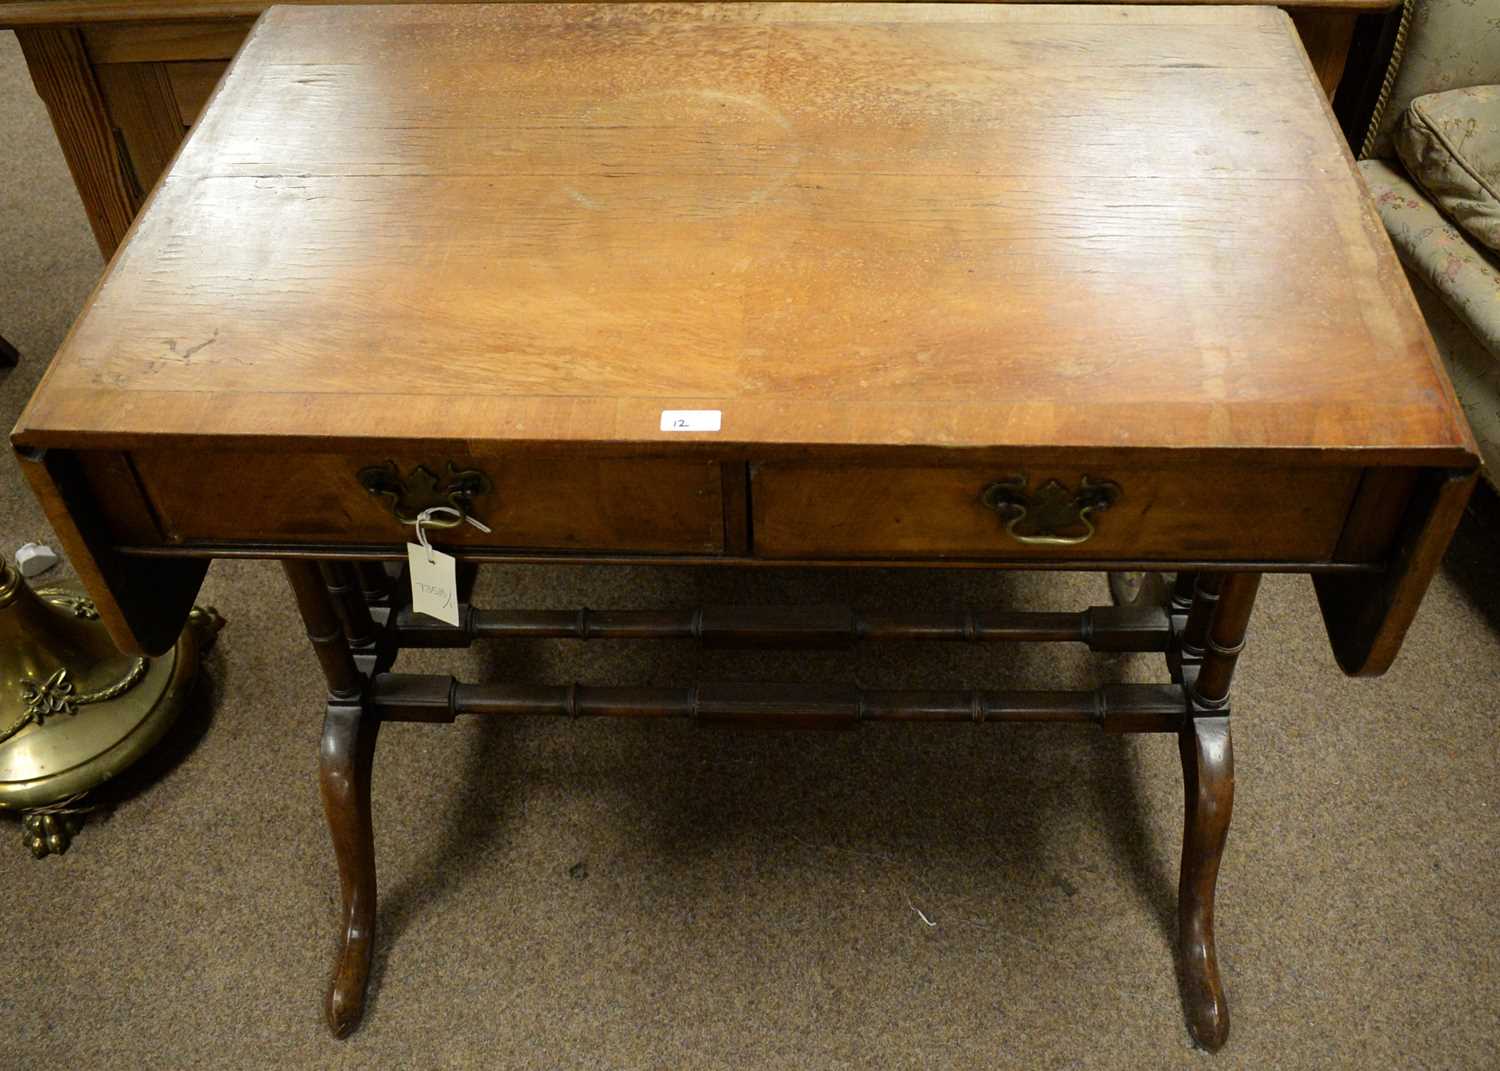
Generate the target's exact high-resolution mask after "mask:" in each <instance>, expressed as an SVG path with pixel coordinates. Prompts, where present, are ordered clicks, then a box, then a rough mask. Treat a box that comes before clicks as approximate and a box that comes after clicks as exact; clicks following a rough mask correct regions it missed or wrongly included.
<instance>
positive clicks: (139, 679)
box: [0, 561, 224, 858]
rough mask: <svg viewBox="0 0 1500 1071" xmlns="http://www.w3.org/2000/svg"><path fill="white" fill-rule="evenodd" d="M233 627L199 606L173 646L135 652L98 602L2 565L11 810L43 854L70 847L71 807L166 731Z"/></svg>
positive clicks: (2, 788) (74, 824)
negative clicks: (209, 655) (114, 633)
mask: <svg viewBox="0 0 1500 1071" xmlns="http://www.w3.org/2000/svg"><path fill="white" fill-rule="evenodd" d="M223 624H224V622H223V619H222V618H220V617H219V615H218V614H216V613H215V612H214V611H213V610H212V609H202V608H196V607H195V608H194V610H193V612H192V615H191V617H190V619H189V621H188V627H187V628H185V629H183V632H182V636H181V637H180V638H179V639H178V641H177V646H176V647H175V648H174V649H173V650H172V651H170V652H168V653H167V654H165V655H163V656H161V657H160V658H135V657H132V656H130V655H124V654H121V653H120V652H119V651H118V650H117V649H116V648H115V646H114V644H113V643H112V642H111V641H110V639H109V635H108V634H107V633H106V632H105V630H104V626H103V625H102V624H100V622H99V612H98V611H97V610H96V609H95V608H94V604H93V603H92V602H90V601H89V600H88V599H87V598H85V597H84V596H82V595H80V594H77V593H76V592H71V591H68V590H66V589H61V588H46V589H43V590H41V591H32V590H31V588H30V587H29V586H28V585H27V584H26V582H25V580H23V579H22V578H21V575H20V574H19V573H18V572H16V570H14V569H13V568H11V567H10V564H9V563H8V562H3V561H0V809H7V810H16V811H21V812H23V814H24V820H23V830H24V832H23V841H24V843H25V844H26V846H27V847H28V848H29V849H30V850H31V852H32V854H33V855H36V856H37V857H38V858H40V857H42V856H45V855H48V854H52V853H58V852H62V851H66V850H67V847H68V841H69V838H70V837H71V836H72V834H73V833H74V832H76V831H77V829H78V826H79V823H80V809H79V808H76V807H73V806H70V804H71V803H73V802H74V801H76V800H77V799H78V797H79V796H80V795H81V794H82V793H85V792H87V791H89V790H90V789H93V788H95V787H97V786H98V785H100V784H102V783H103V782H105V781H107V780H109V779H110V778H112V777H114V776H116V775H117V774H119V773H120V771H122V770H124V769H125V768H126V767H127V766H129V765H130V764H131V763H133V762H135V761H136V760H137V759H139V758H140V757H141V756H142V755H144V754H146V753H147V752H148V751H149V750H150V749H151V748H152V746H153V745H154V744H156V742H157V741H158V740H160V739H161V738H162V736H163V734H165V733H166V731H167V729H168V728H170V727H171V725H172V723H173V722H174V721H175V720H176V719H177V715H178V713H179V712H180V710H181V708H182V704H183V700H184V699H185V698H186V696H187V695H188V693H189V691H190V690H191V687H192V683H193V677H194V674H195V673H196V671H197V668H198V659H199V655H200V654H201V653H202V652H203V651H204V650H206V649H207V648H208V646H209V645H210V644H211V643H212V642H213V638H214V635H215V634H216V633H217V632H218V630H219V629H220V628H221V627H223Z"/></svg>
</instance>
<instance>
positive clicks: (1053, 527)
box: [979, 473, 1121, 547]
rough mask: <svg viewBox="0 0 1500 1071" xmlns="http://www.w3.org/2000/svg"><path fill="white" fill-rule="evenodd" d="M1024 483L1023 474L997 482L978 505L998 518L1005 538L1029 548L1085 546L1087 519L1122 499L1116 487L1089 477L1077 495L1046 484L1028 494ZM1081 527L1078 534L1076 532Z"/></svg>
mask: <svg viewBox="0 0 1500 1071" xmlns="http://www.w3.org/2000/svg"><path fill="white" fill-rule="evenodd" d="M1026 482H1027V481H1026V476H1025V474H1024V473H1022V474H1020V475H1017V476H1007V477H1006V478H1005V479H1003V480H996V481H995V482H994V483H992V484H990V485H989V486H988V487H986V488H985V489H984V490H983V491H981V492H980V493H979V501H981V502H983V503H984V504H985V505H986V506H987V507H989V508H990V509H992V510H994V511H995V512H996V513H998V514H1000V517H1001V519H1002V520H1004V521H1005V532H1006V534H1007V535H1009V536H1010V537H1011V538H1012V539H1014V540H1015V541H1016V542H1018V543H1026V544H1029V545H1032V546H1049V547H1073V546H1077V545H1078V544H1079V543H1087V542H1088V541H1089V540H1090V539H1091V538H1093V535H1094V522H1093V521H1092V520H1090V519H1089V518H1090V515H1092V514H1095V513H1102V512H1103V511H1104V510H1107V509H1109V507H1110V506H1112V505H1114V504H1115V502H1116V501H1118V500H1119V498H1120V495H1121V491H1120V485H1119V484H1117V483H1114V482H1113V481H1111V480H1094V479H1091V478H1089V477H1088V476H1085V477H1083V480H1082V482H1081V483H1080V484H1079V485H1078V490H1076V491H1070V490H1068V489H1067V488H1066V487H1064V486H1063V485H1062V484H1061V483H1059V482H1058V481H1057V480H1048V481H1047V482H1046V483H1044V484H1042V486H1041V487H1039V488H1037V490H1036V493H1035V494H1027V492H1026ZM1080 526H1081V527H1082V529H1083V530H1082V531H1081V532H1080V531H1077V529H1078V528H1079V527H1080Z"/></svg>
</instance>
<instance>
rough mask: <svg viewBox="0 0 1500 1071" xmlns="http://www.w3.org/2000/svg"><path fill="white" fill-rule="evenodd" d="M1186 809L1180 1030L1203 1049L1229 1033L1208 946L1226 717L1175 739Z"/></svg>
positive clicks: (1221, 816)
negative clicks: (1183, 1021)
mask: <svg viewBox="0 0 1500 1071" xmlns="http://www.w3.org/2000/svg"><path fill="white" fill-rule="evenodd" d="M1178 744H1179V749H1180V751H1181V753H1182V780H1183V790H1184V799H1185V801H1186V813H1185V816H1184V823H1183V831H1182V875H1181V878H1180V880H1179V881H1178V885H1177V933H1178V942H1179V945H1180V949H1181V955H1182V974H1183V1000H1184V1003H1185V1004H1186V1011H1187V1021H1188V1030H1189V1031H1190V1032H1191V1033H1192V1035H1193V1040H1194V1041H1195V1042H1197V1043H1198V1044H1199V1045H1201V1046H1203V1047H1204V1048H1205V1049H1209V1050H1214V1049H1218V1048H1219V1047H1220V1046H1222V1045H1223V1044H1224V1042H1225V1040H1226V1039H1227V1038H1228V1037H1229V1004H1228V1003H1227V1002H1226V1001H1225V999H1224V983H1223V982H1222V981H1220V979H1219V958H1218V953H1217V952H1216V950H1215V948H1214V884H1215V882H1217V881H1218V879H1219V860H1220V859H1221V858H1222V857H1223V854H1224V842H1225V840H1227V839H1228V837H1229V816H1230V812H1231V811H1232V810H1233V809H1234V747H1233V745H1232V743H1231V742H1230V737H1229V719H1228V718H1227V717H1226V718H1192V719H1190V720H1189V722H1188V724H1187V725H1185V726H1184V727H1183V730H1182V732H1181V734H1179V736H1178Z"/></svg>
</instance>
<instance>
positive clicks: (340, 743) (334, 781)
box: [285, 561, 380, 1037]
mask: <svg viewBox="0 0 1500 1071" xmlns="http://www.w3.org/2000/svg"><path fill="white" fill-rule="evenodd" d="M285 566H286V574H287V579H288V580H289V581H290V582H291V585H292V591H293V593H294V594H295V595H296V597H297V608H298V609H299V610H300V611H301V612H302V620H303V622H304V623H305V624H306V625H307V635H308V639H309V640H311V641H312V644H313V649H314V650H315V651H316V652H317V655H318V661H319V663H320V664H321V665H322V667H323V675H324V677H325V678H327V681H328V709H327V714H326V715H325V717H324V720H323V746H322V751H321V754H320V756H319V766H318V777H319V789H320V791H321V794H322V797H323V810H324V813H325V814H326V816H327V819H328V831H329V835H330V836H331V837H332V839H333V853H334V857H335V858H336V859H337V861H338V868H339V886H340V889H341V890H342V894H343V897H342V902H343V916H342V922H343V925H342V930H341V932H340V934H339V947H338V954H337V956H336V958H335V959H334V970H333V980H332V982H331V983H330V985H329V988H328V997H327V1000H326V1002H325V1004H324V1014H325V1016H326V1018H327V1021H328V1028H329V1029H330V1030H332V1031H333V1034H334V1036H335V1037H344V1036H345V1035H347V1034H348V1033H349V1032H350V1031H352V1030H353V1029H354V1028H355V1027H356V1026H357V1025H358V1024H359V1020H360V1016H361V1015H363V1014H364V1006H365V985H366V983H367V982H368V981H369V977H370V953H371V951H372V950H373V947H374V940H375V839H374V831H373V828H372V826H371V823H370V768H371V765H372V763H373V761H374V758H375V735H376V732H377V730H378V729H379V724H380V723H379V719H378V718H376V717H375V716H374V714H373V713H371V712H370V711H369V710H368V709H367V708H366V705H365V695H364V691H365V689H364V685H365V678H364V676H363V675H362V674H361V673H360V672H359V668H358V667H357V665H356V664H355V661H354V655H353V653H352V652H351V651H350V649H349V641H348V639H347V637H346V636H345V633H344V624H343V622H342V621H341V620H340V609H343V610H344V611H345V612H347V611H348V609H349V608H348V607H342V608H340V607H336V606H335V603H334V596H333V595H331V594H330V592H329V589H328V586H327V585H326V584H325V578H324V575H323V572H322V571H320V570H319V568H318V566H316V565H314V564H313V563H311V562H306V561H289V562H286V563H285Z"/></svg>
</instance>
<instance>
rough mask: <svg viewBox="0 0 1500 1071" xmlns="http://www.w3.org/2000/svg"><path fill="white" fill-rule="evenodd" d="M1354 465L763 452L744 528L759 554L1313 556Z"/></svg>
mask: <svg viewBox="0 0 1500 1071" xmlns="http://www.w3.org/2000/svg"><path fill="white" fill-rule="evenodd" d="M1022 476H1024V477H1025V479H1024V481H1022V480H1021V479H1019V478H1020V477H1022ZM1358 477H1359V473H1358V471H1357V470H1345V469H1331V468H1330V469H1283V470H1278V469H1266V468H1261V467H1249V466H1233V467H1230V466H1217V467H1216V466H1214V465H1196V464H1195V465H1192V466H1187V467H1183V468H1151V467H1142V466H1139V465H1132V466H1130V467H1129V468H1128V469H1124V470H1121V469H1120V468H1118V467H1109V466H1098V467H1083V466H1077V465H1062V466H1038V465H1035V464H1029V465H1019V464H1018V465H1014V466H1007V465H1005V464H999V465H990V466H985V467H983V468H980V467H900V466H889V467H887V466H855V465H830V464H818V463H815V462H788V463H785V464H782V463H774V464H772V463H767V464H762V465H757V466H755V467H754V469H753V470H752V477H751V479H752V482H751V503H752V509H753V517H754V527H753V539H754V546H755V553H756V555H757V556H760V557H764V558H801V559H825V558H943V557H948V558H995V559H1022V560H1024V559H1030V558H1052V559H1069V560H1115V561H1130V560H1146V559H1159V560H1164V561H1166V560H1193V559H1206V560H1226V561H1228V560H1239V561H1304V562H1311V561H1322V560H1325V559H1328V558H1330V557H1331V556H1332V554H1333V550H1334V547H1335V545H1336V544H1337V542H1338V538H1339V533H1340V530H1341V529H1342V527H1343V522H1344V518H1345V516H1346V514H1347V513H1348V510H1349V505H1350V502H1351V499H1352V497H1353V493H1354V489H1355V486H1356V484H1357V482H1358ZM1053 481H1055V485H1054V483H1053ZM987 491H988V497H989V503H988V504H987V503H986V501H984V499H985V497H986V492H987ZM1106 500H1108V505H1107V507H1106V508H1102V509H1089V508H1088V507H1089V506H1090V504H1097V503H1100V502H1104V501H1106ZM1090 529H1092V531H1090Z"/></svg>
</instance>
